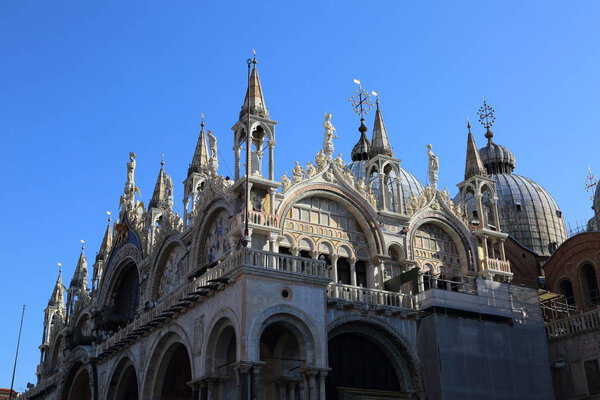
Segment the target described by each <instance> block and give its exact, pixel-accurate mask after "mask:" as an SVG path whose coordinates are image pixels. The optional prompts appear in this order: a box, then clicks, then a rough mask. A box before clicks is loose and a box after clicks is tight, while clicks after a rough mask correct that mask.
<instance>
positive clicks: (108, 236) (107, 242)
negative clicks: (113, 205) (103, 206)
mask: <svg viewBox="0 0 600 400" xmlns="http://www.w3.org/2000/svg"><path fill="white" fill-rule="evenodd" d="M106 213H107V214H108V223H107V224H106V230H105V231H104V237H103V238H102V244H101V245H100V251H99V252H98V255H97V256H96V261H98V260H106V259H107V258H108V254H109V253H110V249H111V248H112V232H111V229H110V222H111V217H110V215H111V214H110V211H107V212H106Z"/></svg>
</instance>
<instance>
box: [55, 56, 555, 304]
mask: <svg viewBox="0 0 600 400" xmlns="http://www.w3.org/2000/svg"><path fill="white" fill-rule="evenodd" d="M355 82H356V83H357V85H358V88H357V90H356V91H355V92H354V94H353V96H352V97H351V99H350V100H351V102H352V105H353V108H354V109H355V111H356V113H357V114H358V115H359V117H360V125H359V128H358V131H359V139H358V142H357V143H356V145H355V146H354V147H353V149H352V152H351V159H352V161H351V162H350V163H345V162H344V161H343V159H342V156H341V154H339V155H337V156H335V157H334V141H333V139H334V138H336V136H335V132H336V129H335V127H334V125H333V123H332V114H330V113H328V114H325V118H324V121H323V129H324V132H323V143H322V148H321V150H320V151H319V152H318V153H317V155H316V156H315V159H314V161H311V162H308V164H306V166H305V167H303V166H302V165H301V164H300V163H299V162H297V161H296V163H295V166H294V167H293V169H292V171H291V175H289V176H288V174H287V173H284V175H283V177H282V178H281V180H280V181H279V182H276V181H273V180H272V178H270V176H269V177H268V178H269V179H266V180H265V182H272V184H271V183H269V184H270V185H271V186H272V187H273V189H274V190H276V191H277V193H278V195H283V196H285V195H286V193H287V192H290V191H292V189H293V188H294V186H295V185H299V184H301V183H303V182H306V181H308V180H311V179H313V178H314V177H316V176H317V175H319V176H321V177H322V178H323V179H324V180H325V181H329V182H334V181H339V182H345V184H347V186H348V187H349V188H352V190H354V191H355V193H356V194H357V195H358V196H359V197H362V198H364V200H365V201H366V203H368V204H370V205H371V206H372V207H373V209H374V210H375V211H376V212H377V211H386V212H389V213H391V215H397V216H398V218H400V220H402V218H409V217H410V215H412V214H414V213H415V212H416V211H417V209H418V207H420V206H422V204H421V203H426V202H427V201H428V200H430V199H431V198H433V195H432V194H431V193H429V192H427V193H428V194H426V195H422V194H423V193H424V192H425V190H426V186H425V185H423V183H421V182H420V181H419V180H418V179H417V178H415V176H414V175H412V174H411V173H410V172H408V171H406V170H405V169H403V168H402V167H401V165H400V160H399V159H397V158H395V156H394V152H393V149H392V146H391V144H390V134H389V133H388V131H387V129H386V127H385V123H384V118H383V113H382V110H381V104H380V99H379V96H378V95H377V93H375V92H372V93H373V95H374V96H375V97H376V100H375V104H374V106H375V116H374V121H373V132H372V136H371V139H370V140H369V138H368V137H367V132H368V128H367V126H366V125H365V116H366V115H367V113H368V111H369V109H370V108H372V107H373V104H372V103H371V95H370V94H369V93H368V92H367V91H366V90H365V89H364V88H363V87H362V84H361V83H360V81H355ZM479 116H480V122H481V123H482V125H483V126H484V128H485V130H486V131H485V137H486V138H487V140H488V141H487V144H486V145H485V146H484V147H482V148H479V149H478V148H477V145H476V142H475V138H474V135H473V134H472V132H471V125H470V123H467V146H466V162H465V174H464V178H465V179H469V178H471V177H473V176H478V175H481V176H486V177H488V178H489V179H492V180H493V181H495V185H496V196H497V201H498V209H499V213H500V216H499V218H500V226H501V227H502V230H503V231H505V232H507V233H508V234H510V235H511V236H512V237H513V238H515V239H516V240H517V241H519V242H520V243H521V244H522V245H524V246H526V247H528V248H530V249H532V250H533V251H535V252H536V253H538V254H540V255H549V254H550V253H551V252H552V250H553V249H554V248H555V247H556V245H558V244H560V243H561V242H562V241H564V240H565V239H566V230H565V225H564V219H563V217H562V213H561V212H560V209H559V207H558V205H557V204H556V202H555V201H554V199H553V198H552V196H551V195H550V194H549V193H548V192H547V191H546V190H544V189H543V188H542V187H541V186H540V185H538V184H537V183H535V182H534V181H532V180H531V179H529V178H526V177H522V176H519V175H516V174H513V171H514V168H515V166H516V162H515V157H514V155H513V153H512V152H511V151H510V150H509V149H508V148H507V147H505V146H501V145H498V144H496V143H495V142H494V140H493V138H494V133H493V132H492V130H491V128H492V126H493V123H494V121H495V115H494V110H493V109H492V108H491V107H490V106H489V105H488V104H487V102H486V101H485V100H484V104H483V106H482V107H481V109H480V110H479ZM246 117H250V119H251V121H252V124H253V125H252V126H253V128H252V129H253V132H252V136H251V139H252V140H251V141H250V142H251V145H252V146H253V147H256V149H255V150H252V151H253V152H252V160H251V163H252V168H253V169H251V170H252V171H253V175H256V176H257V177H262V175H261V168H262V151H263V148H262V146H263V144H262V143H263V140H267V142H268V146H269V149H270V151H272V148H273V147H274V143H275V142H274V128H273V127H274V124H275V121H271V120H270V115H269V112H268V109H267V107H266V102H265V98H264V92H263V89H262V85H261V81H260V78H259V73H258V68H257V62H256V57H254V58H253V59H252V60H249V81H248V87H247V90H246V93H245V97H244V102H243V105H242V108H241V112H240V120H241V119H242V118H246ZM200 125H201V129H200V133H199V137H198V141H197V144H196V147H195V149H194V153H193V156H192V160H191V163H190V166H189V168H188V171H187V178H186V180H185V182H184V200H183V202H184V215H183V216H179V215H178V214H177V213H176V212H175V211H174V210H173V206H174V186H173V182H172V179H171V177H170V176H169V175H168V174H167V173H166V171H165V163H164V158H163V160H162V161H161V165H160V170H159V173H158V176H157V180H156V184H155V188H154V191H153V194H152V198H151V199H150V201H149V203H148V209H146V207H145V205H144V203H143V202H141V201H139V200H138V198H137V196H139V194H140V190H139V188H138V187H137V186H136V184H135V169H136V155H135V153H133V152H132V153H130V154H129V160H128V162H127V168H126V171H127V174H126V182H125V186H124V190H123V194H122V195H121V198H120V202H119V203H120V208H121V210H120V214H119V219H118V220H117V221H116V222H115V224H114V232H111V227H110V219H109V224H108V226H107V228H106V231H105V232H104V238H103V241H102V245H101V249H100V251H99V253H98V255H97V257H96V262H95V264H94V265H95V268H94V275H93V278H92V289H94V288H97V286H98V284H99V281H100V280H101V278H102V271H101V270H99V267H98V266H99V265H101V264H104V265H106V264H107V262H108V259H109V257H110V251H111V249H112V248H114V247H119V246H123V245H125V244H127V243H135V244H136V245H138V246H139V247H141V248H142V249H143V251H144V252H147V253H150V252H151V251H152V246H154V244H155V243H156V242H157V239H158V238H159V237H160V235H161V234H164V233H165V232H169V231H184V230H185V229H186V227H189V226H191V225H192V224H193V221H194V219H195V218H197V217H198V209H197V204H199V203H200V202H201V201H202V200H203V199H201V198H200V197H199V191H200V190H201V188H202V187H203V185H208V184H210V185H216V186H219V187H220V188H221V190H223V191H227V190H230V189H231V190H234V188H235V184H236V182H237V179H238V178H239V174H236V179H235V180H234V181H230V180H228V179H224V178H223V177H222V176H220V175H219V174H218V149H217V138H216V137H215V136H214V135H213V134H212V132H210V131H205V121H204V115H202V121H201V124H200ZM239 126H241V125H239ZM239 126H238V124H236V126H234V128H233V129H234V130H235V129H238V128H239ZM257 132H259V133H257ZM260 132H262V133H260ZM236 135H238V133H236ZM244 135H245V131H244V132H241V133H239V136H238V138H239V139H238V141H237V145H240V146H241V142H242V141H244V140H246V139H245V136H244ZM261 135H263V136H261ZM237 151H238V153H237V154H236V157H238V158H239V150H237ZM427 157H428V176H429V183H430V186H431V188H432V189H433V191H434V192H432V193H435V190H437V182H438V173H439V159H438V157H437V156H436V155H435V154H434V153H433V151H432V146H431V145H428V146H427ZM238 158H236V165H239V161H238ZM263 179H264V178H263ZM267 192H268V190H267ZM443 193H444V196H445V197H444V196H443V198H449V195H448V192H447V191H444V192H443ZM423 196H424V197H423ZM421 197H422V198H423V199H422V200H419V199H420V198H421ZM455 203H457V199H455ZM272 207H273V206H272V205H271V206H270V207H269V209H270V210H271V211H273V210H274V208H272ZM450 207H451V209H453V210H454V212H455V213H456V214H457V215H458V216H459V217H460V218H461V219H462V218H469V216H468V215H466V211H465V210H467V209H468V207H463V206H462V205H459V204H454V205H451V206H450ZM452 207H454V208H452ZM407 221H408V220H407ZM143 232H150V233H149V234H148V236H147V237H146V236H144V235H145V234H142V233H143ZM161 232H162V233H161ZM100 269H101V268H100ZM84 270H85V275H86V277H85V278H83V275H84ZM84 280H85V281H86V280H87V263H86V262H85V256H84V253H83V249H82V252H81V255H80V259H79V261H78V264H77V268H76V272H75V276H74V278H73V280H72V282H71V286H74V287H80V288H82V290H85V289H86V287H85V285H86V284H87V283H84V282H83V281H84ZM56 285H60V286H62V278H61V275H60V274H59V278H58V280H57V284H56ZM57 287H58V286H56V287H55V289H54V291H53V293H52V297H51V302H52V303H53V304H55V303H59V302H61V301H62V299H61V296H60V294H59V292H60V291H59V290H58V289H57ZM74 295H75V294H74Z"/></svg>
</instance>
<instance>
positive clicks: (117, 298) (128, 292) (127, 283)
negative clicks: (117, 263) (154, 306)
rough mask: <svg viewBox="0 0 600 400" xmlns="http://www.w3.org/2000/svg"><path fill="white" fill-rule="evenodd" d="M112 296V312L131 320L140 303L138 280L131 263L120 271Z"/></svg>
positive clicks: (133, 265) (136, 272)
mask: <svg viewBox="0 0 600 400" xmlns="http://www.w3.org/2000/svg"><path fill="white" fill-rule="evenodd" d="M113 296H114V302H113V312H114V313H115V314H117V315H122V316H124V317H125V318H127V319H128V320H132V319H133V318H134V317H135V313H136V311H137V308H138V304H139V301H140V278H139V276H138V271H137V267H136V265H135V264H133V263H131V264H129V265H128V266H126V267H125V268H124V269H123V271H121V275H120V276H119V280H118V282H117V284H116V287H115V292H114V294H113Z"/></svg>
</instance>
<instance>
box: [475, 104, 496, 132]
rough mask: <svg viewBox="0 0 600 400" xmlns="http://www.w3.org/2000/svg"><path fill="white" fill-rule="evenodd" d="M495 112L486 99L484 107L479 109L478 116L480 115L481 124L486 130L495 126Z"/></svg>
mask: <svg viewBox="0 0 600 400" xmlns="http://www.w3.org/2000/svg"><path fill="white" fill-rule="evenodd" d="M494 112H495V111H494V109H493V108H492V107H490V106H488V104H487V102H486V101H485V97H484V98H483V106H481V107H479V111H478V112H477V114H478V115H479V123H480V124H481V125H483V127H484V128H485V129H490V128H491V127H492V126H493V125H494V122H495V121H496V117H495V116H494Z"/></svg>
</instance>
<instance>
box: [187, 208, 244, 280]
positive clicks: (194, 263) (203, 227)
mask: <svg viewBox="0 0 600 400" xmlns="http://www.w3.org/2000/svg"><path fill="white" fill-rule="evenodd" d="M221 212H225V213H226V214H227V216H228V217H232V216H233V215H234V209H233V204H232V202H229V201H226V199H224V198H216V199H215V200H214V201H212V202H211V203H210V204H207V205H206V206H205V207H204V208H203V209H202V210H200V212H199V214H198V215H199V216H201V217H200V218H199V219H198V220H197V222H196V223H195V226H194V236H193V239H192V254H193V256H192V257H190V258H189V266H188V271H194V270H195V269H196V268H199V267H202V266H203V265H205V264H207V260H208V258H207V257H208V256H207V254H206V251H205V248H204V247H205V245H206V240H207V237H208V231H209V229H210V228H211V226H212V224H213V222H214V221H215V219H216V218H217V217H218V215H219V214H220V213H221Z"/></svg>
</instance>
